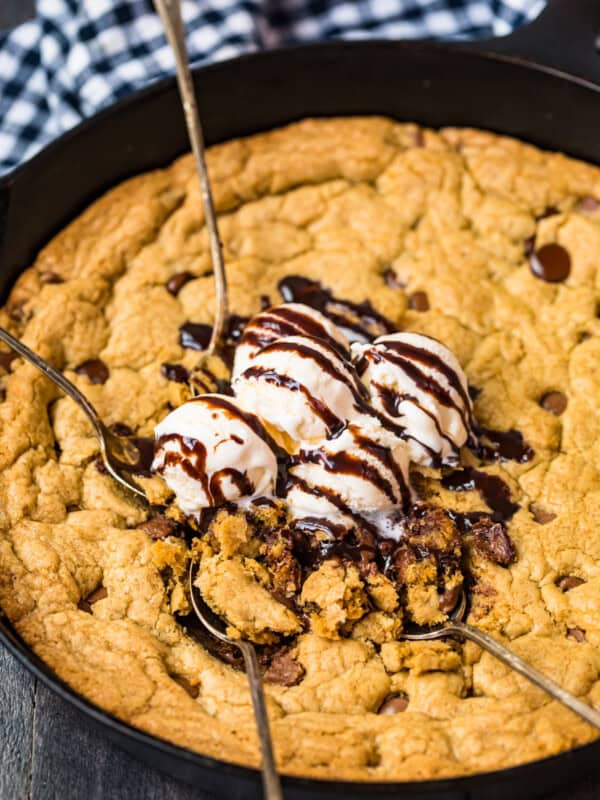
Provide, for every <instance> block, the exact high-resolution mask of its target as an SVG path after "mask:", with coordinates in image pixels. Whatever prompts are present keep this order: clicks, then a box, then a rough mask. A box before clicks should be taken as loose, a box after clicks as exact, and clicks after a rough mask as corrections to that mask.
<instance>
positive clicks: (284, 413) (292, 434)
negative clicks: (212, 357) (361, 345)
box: [232, 336, 364, 451]
mask: <svg viewBox="0 0 600 800" xmlns="http://www.w3.org/2000/svg"><path fill="white" fill-rule="evenodd" d="M232 388H233V391H234V393H235V396H236V398H237V400H238V402H239V404H240V405H241V406H242V407H243V408H245V409H247V410H248V411H252V412H253V413H254V414H256V415H257V416H260V418H261V419H262V420H263V421H264V422H265V423H266V424H267V425H268V426H269V429H270V430H274V431H277V432H278V433H279V434H280V435H281V434H283V437H282V441H283V444H284V446H285V447H286V448H288V449H289V450H290V451H293V450H294V445H295V444H297V443H299V442H308V443H310V442H315V440H321V439H325V438H326V437H327V436H329V435H331V434H332V433H333V432H334V431H335V430H339V429H340V428H341V427H343V425H344V424H345V423H346V422H348V421H350V420H353V419H354V418H355V417H356V416H357V415H358V414H359V413H360V408H359V406H360V402H361V392H364V387H362V386H361V384H360V381H359V380H358V378H357V376H356V373H355V371H354V369H353V367H352V366H351V365H350V363H349V362H347V361H346V360H345V359H343V358H342V357H341V356H340V355H339V353H338V352H337V351H336V350H335V348H334V347H332V346H331V345H329V344H327V343H326V342H325V341H323V340H322V339H316V338H311V337H308V336H288V337H285V338H282V339H278V340H277V341H275V342H272V343H271V344H268V345H266V347H263V348H262V350H260V351H259V352H258V353H257V354H256V355H255V356H254V358H253V359H252V362H251V366H249V367H248V368H247V369H246V370H244V372H242V373H241V374H240V375H238V376H237V377H236V378H235V379H234V380H233V382H232Z"/></svg>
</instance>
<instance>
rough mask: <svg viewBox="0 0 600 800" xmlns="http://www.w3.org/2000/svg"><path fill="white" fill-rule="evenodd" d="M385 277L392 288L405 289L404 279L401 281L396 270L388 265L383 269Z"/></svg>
mask: <svg viewBox="0 0 600 800" xmlns="http://www.w3.org/2000/svg"><path fill="white" fill-rule="evenodd" d="M383 279H384V281H385V282H386V284H387V285H388V286H389V287H390V289H405V288H406V284H405V283H404V281H401V280H400V278H399V277H398V276H397V275H396V273H395V271H394V270H393V269H392V268H391V267H388V268H387V269H385V270H384V271H383Z"/></svg>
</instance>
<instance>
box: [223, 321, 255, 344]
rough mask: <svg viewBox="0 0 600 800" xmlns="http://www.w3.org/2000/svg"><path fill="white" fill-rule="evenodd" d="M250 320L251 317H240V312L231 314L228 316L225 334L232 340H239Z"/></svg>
mask: <svg viewBox="0 0 600 800" xmlns="http://www.w3.org/2000/svg"><path fill="white" fill-rule="evenodd" d="M249 321H250V319H249V317H240V316H239V314H230V315H229V317H227V325H226V327H225V336H226V337H227V339H229V340H230V341H232V342H236V343H237V342H239V341H240V339H241V338H242V336H243V333H244V328H245V327H246V325H247V324H248V322H249Z"/></svg>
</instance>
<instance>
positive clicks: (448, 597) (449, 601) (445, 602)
mask: <svg viewBox="0 0 600 800" xmlns="http://www.w3.org/2000/svg"><path fill="white" fill-rule="evenodd" d="M461 591H462V586H460V585H459V586H453V587H452V589H446V590H445V591H444V592H442V594H441V595H440V600H439V608H440V611H441V612H442V613H443V614H449V613H450V612H451V611H454V609H455V608H456V604H457V603H458V598H459V597H460V593H461Z"/></svg>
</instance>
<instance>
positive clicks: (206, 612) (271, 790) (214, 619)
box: [188, 561, 283, 800]
mask: <svg viewBox="0 0 600 800" xmlns="http://www.w3.org/2000/svg"><path fill="white" fill-rule="evenodd" d="M196 572H197V565H196V564H195V562H194V561H192V562H191V563H190V569H189V576H188V577H189V590H190V600H191V603H192V608H193V609H194V613H195V614H196V616H197V617H198V619H199V620H200V622H201V623H202V625H203V626H204V627H205V628H206V630H207V631H208V632H209V633H211V634H212V635H213V636H214V637H216V638H217V639H220V641H222V642H225V643H226V644H230V645H234V646H235V647H237V648H238V649H239V650H240V652H241V654H242V656H243V659H244V666H245V668H246V674H247V676H248V683H249V684H250V695H251V697H252V706H253V708H254V717H255V719H256V728H257V731H258V738H259V742H260V750H261V757H262V775H263V788H264V796H265V798H266V800H282V798H283V794H282V791H281V782H280V780H279V775H278V774H277V769H276V767H275V757H274V755H273V741H272V738H271V728H270V725H269V716H268V714H267V705H266V702H265V692H264V687H263V682H262V678H261V674H260V670H259V666H258V658H257V657H256V649H255V648H254V645H253V644H252V642H249V641H247V640H246V639H234V638H232V637H231V636H228V635H227V633H226V630H227V624H226V623H225V622H224V620H222V619H221V617H219V616H218V615H217V614H215V612H214V611H213V610H212V609H211V608H210V606H209V605H208V603H207V602H206V601H205V600H204V598H203V597H202V593H201V592H200V590H199V589H198V587H197V586H196Z"/></svg>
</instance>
